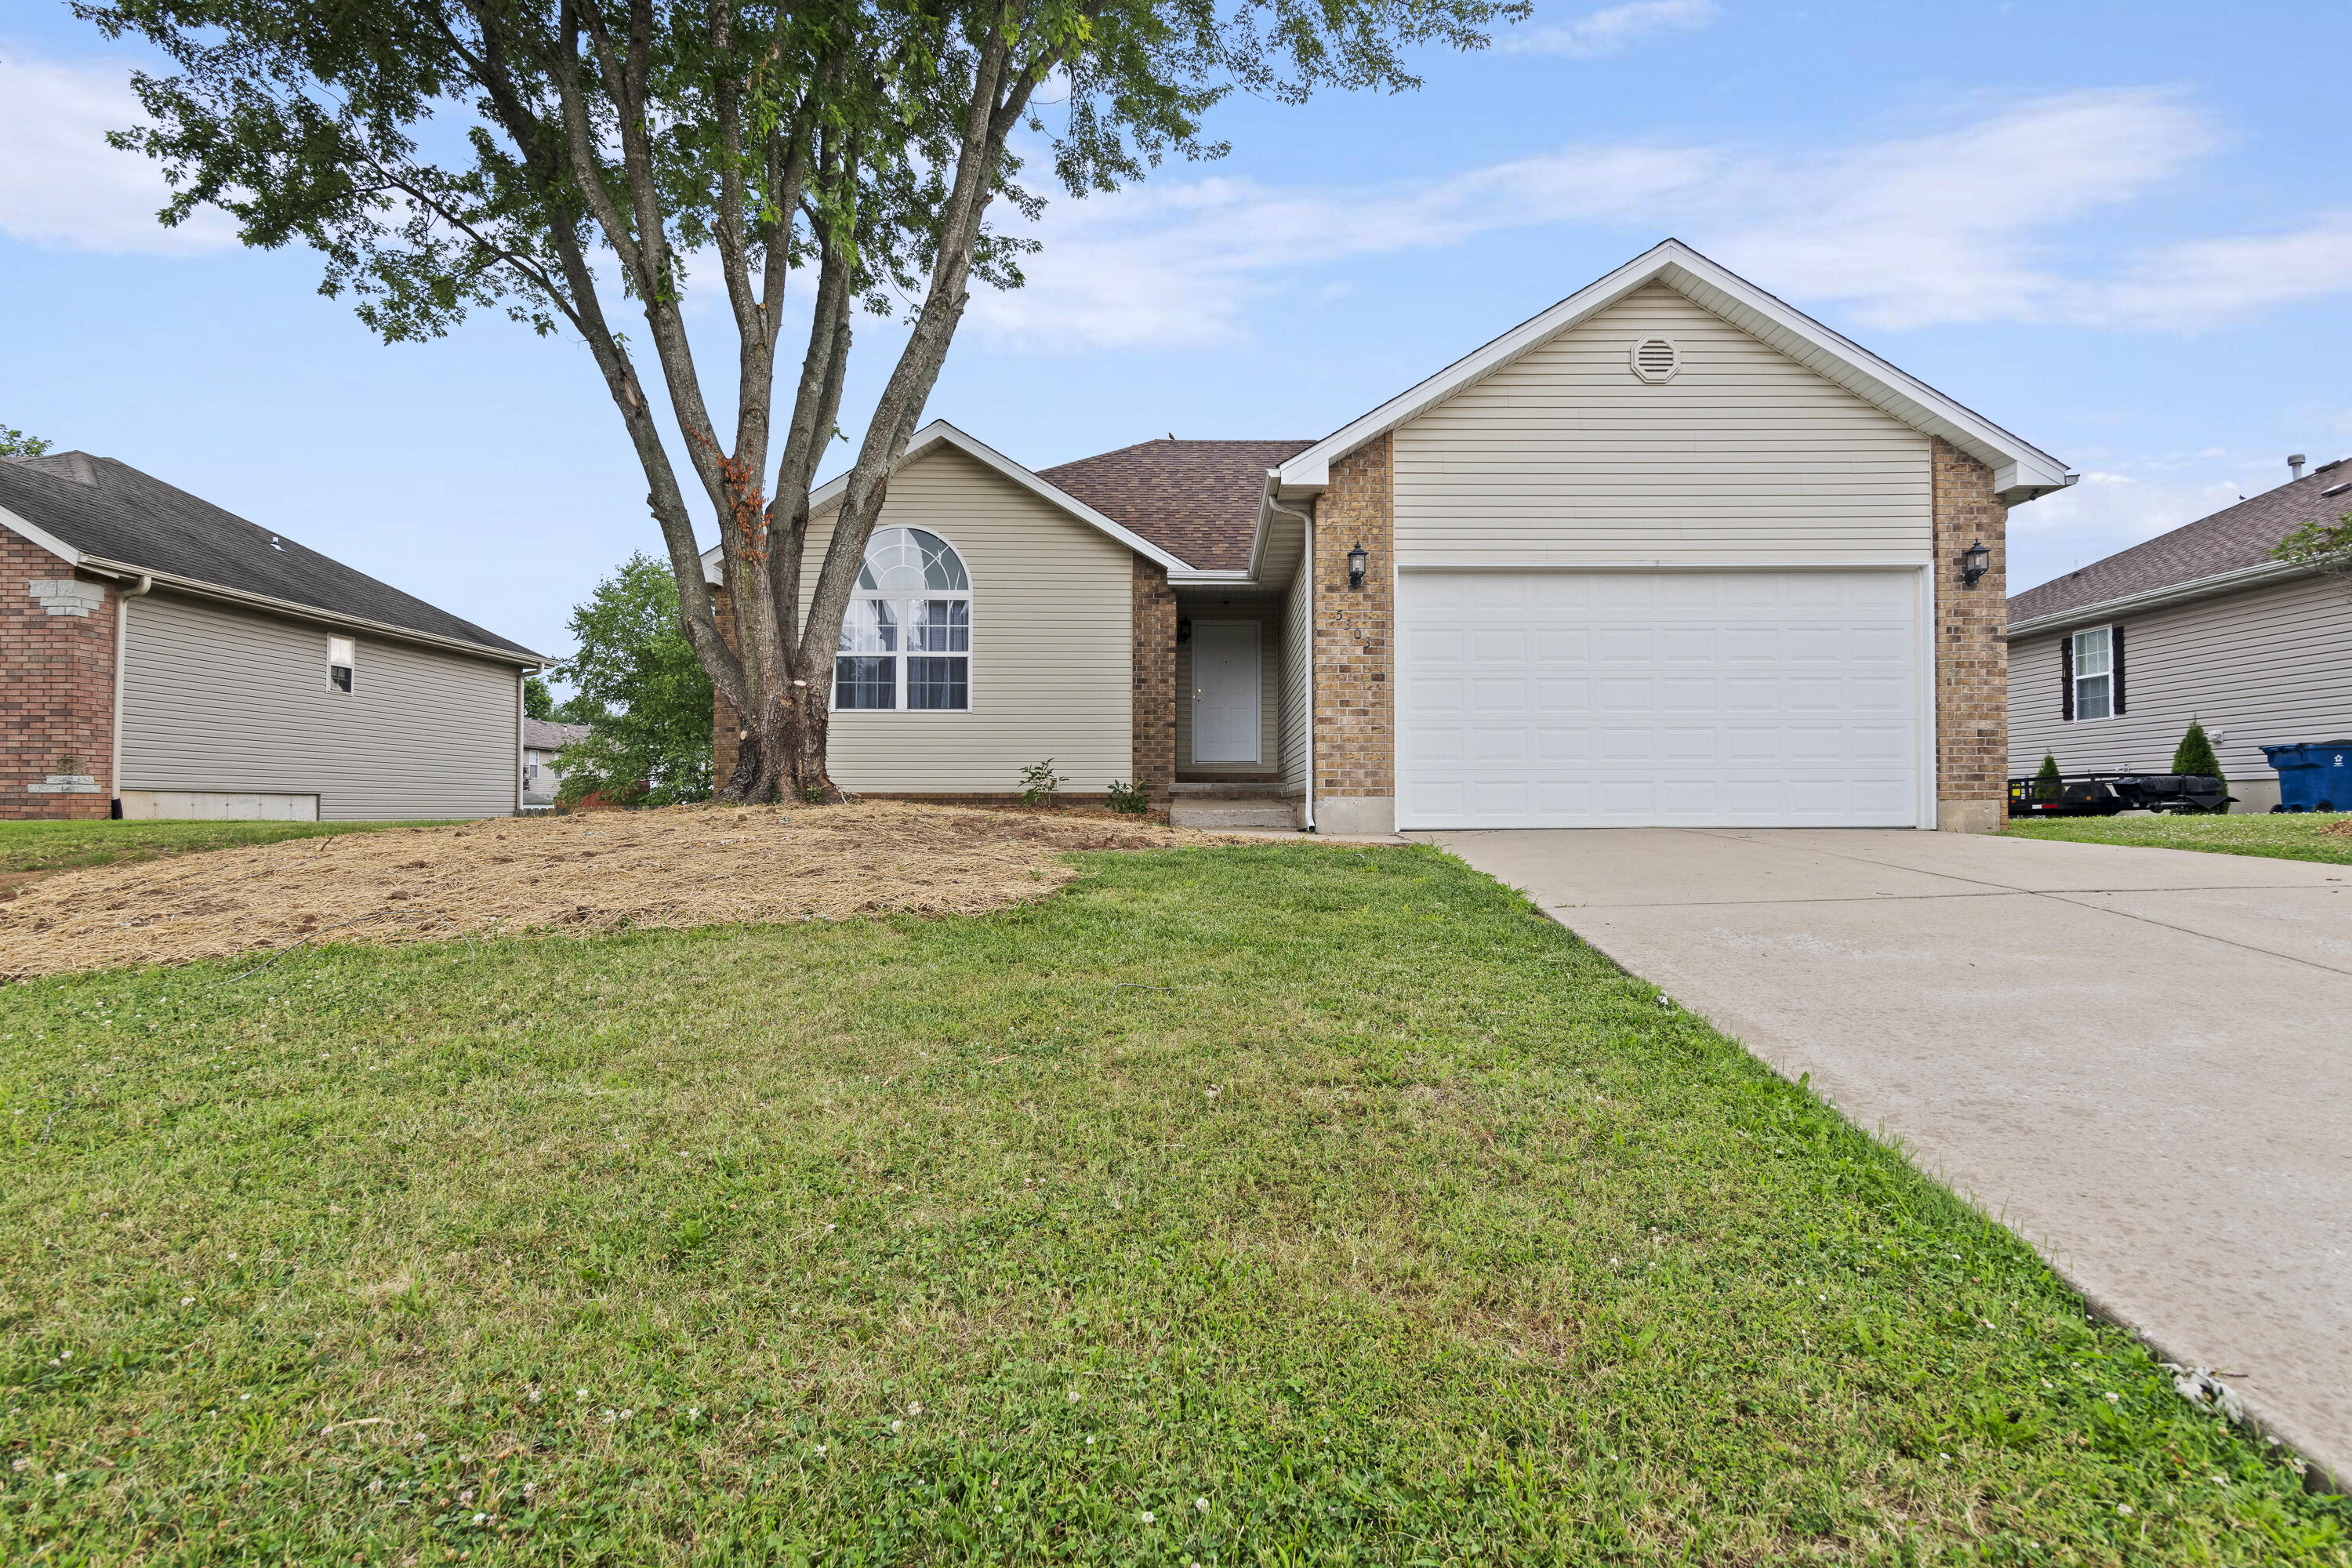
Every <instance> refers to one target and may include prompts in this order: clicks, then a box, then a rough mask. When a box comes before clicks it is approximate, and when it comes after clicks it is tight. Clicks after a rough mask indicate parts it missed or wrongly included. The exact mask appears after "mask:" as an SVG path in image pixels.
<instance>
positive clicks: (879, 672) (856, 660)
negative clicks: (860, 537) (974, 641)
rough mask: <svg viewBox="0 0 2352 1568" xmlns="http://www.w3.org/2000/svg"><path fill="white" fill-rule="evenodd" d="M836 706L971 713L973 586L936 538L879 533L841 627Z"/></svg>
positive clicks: (959, 561)
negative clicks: (969, 711) (967, 710)
mask: <svg viewBox="0 0 2352 1568" xmlns="http://www.w3.org/2000/svg"><path fill="white" fill-rule="evenodd" d="M833 705H834V707H835V709H836V710H840V709H852V708H905V709H918V710H920V709H930V710H940V709H968V708H970V707H971V577H970V575H969V574H966V573H965V571H964V569H963V558H962V557H961V556H960V555H958V554H957V553H956V552H955V549H954V547H953V546H951V545H950V544H949V543H948V542H947V541H946V540H944V539H941V538H940V536H939V535H938V534H936V533H927V532H925V531H923V530H921V529H919V528H877V529H876V530H875V531H874V537H873V538H872V540H870V541H868V542H867V543H866V564H865V565H864V567H862V568H861V569H860V570H859V572H858V574H857V587H856V592H855V594H854V595H853V596H852V597H851V599H850V601H849V613H848V614H847V615H845V616H843V617H842V621H841V646H840V647H839V649H838V650H837V651H836V652H835V656H834V660H833Z"/></svg>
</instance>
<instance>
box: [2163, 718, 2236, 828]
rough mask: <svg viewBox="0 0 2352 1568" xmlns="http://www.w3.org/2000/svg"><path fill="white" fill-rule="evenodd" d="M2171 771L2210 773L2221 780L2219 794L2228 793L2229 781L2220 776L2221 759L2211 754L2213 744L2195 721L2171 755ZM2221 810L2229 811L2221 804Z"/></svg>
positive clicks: (2192, 720)
mask: <svg viewBox="0 0 2352 1568" xmlns="http://www.w3.org/2000/svg"><path fill="white" fill-rule="evenodd" d="M2172 771H2173V772H2174V773H2210V774H2211V775H2212V776H2213V777H2215V778H2217V779H2221V793H2222V794H2223V795H2228V794H2229V793H2230V781H2229V780H2228V779H2226V778H2222V776H2221V758H2219V757H2217V756H2215V755H2214V754H2213V742H2212V740H2211V739H2210V737H2209V736H2208V735H2207V734H2206V733H2205V726H2204V725H2203V724H2201V723H2200V722H2198V721H2196V720H2194V719H2191V720H2190V721H2189V733H2187V734H2186V735H2183V736H2181V737H2180V744H2179V747H2178V748H2176V749H2175V750H2174V752H2173V753H2172ZM2229 809H2230V807H2229V804H2228V803H2227V802H2226V801H2225V802H2223V803H2222V805H2221V810H2223V811H2227V810H2229Z"/></svg>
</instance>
